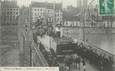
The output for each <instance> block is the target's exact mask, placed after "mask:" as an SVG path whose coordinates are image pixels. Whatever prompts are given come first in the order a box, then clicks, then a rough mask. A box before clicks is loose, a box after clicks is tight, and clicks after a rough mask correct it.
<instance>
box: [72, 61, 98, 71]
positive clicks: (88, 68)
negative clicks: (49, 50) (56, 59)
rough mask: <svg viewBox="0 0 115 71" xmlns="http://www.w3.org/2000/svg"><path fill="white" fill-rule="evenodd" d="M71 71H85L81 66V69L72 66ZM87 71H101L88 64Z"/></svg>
mask: <svg viewBox="0 0 115 71" xmlns="http://www.w3.org/2000/svg"><path fill="white" fill-rule="evenodd" d="M70 71H84V69H83V66H82V65H81V66H80V69H78V68H75V67H73V66H71V69H70ZM85 71H99V70H98V69H96V68H95V67H93V66H92V65H90V64H89V63H86V70H85Z"/></svg>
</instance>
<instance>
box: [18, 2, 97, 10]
mask: <svg viewBox="0 0 115 71" xmlns="http://www.w3.org/2000/svg"><path fill="white" fill-rule="evenodd" d="M17 1H18V5H20V6H21V5H23V4H24V5H25V4H27V6H28V4H30V1H36V2H56V3H62V4H63V7H64V8H65V7H67V6H69V5H72V6H74V7H77V0H17ZM83 1H84V0H83ZM91 1H93V0H88V3H90V2H91ZM95 1H97V0H94V1H93V3H95ZM93 3H92V4H93Z"/></svg>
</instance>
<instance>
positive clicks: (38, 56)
mask: <svg viewBox="0 0 115 71" xmlns="http://www.w3.org/2000/svg"><path fill="white" fill-rule="evenodd" d="M32 46H33V48H32V66H48V63H47V61H46V60H45V58H44V56H43V54H42V53H41V51H40V50H39V46H37V44H35V43H34V41H33V42H32Z"/></svg>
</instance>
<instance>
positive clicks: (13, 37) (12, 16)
mask: <svg viewBox="0 0 115 71" xmlns="http://www.w3.org/2000/svg"><path fill="white" fill-rule="evenodd" d="M1 6H2V17H1V26H2V30H1V33H2V34H1V36H2V42H3V43H9V44H11V43H13V44H15V43H14V42H16V43H17V39H18V37H17V34H18V33H17V30H18V28H17V27H18V16H19V8H18V6H17V4H16V1H2V5H1Z"/></svg>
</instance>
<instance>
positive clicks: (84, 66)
mask: <svg viewBox="0 0 115 71" xmlns="http://www.w3.org/2000/svg"><path fill="white" fill-rule="evenodd" d="M82 63H83V71H86V62H85V60H84V59H83V60H82Z"/></svg>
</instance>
